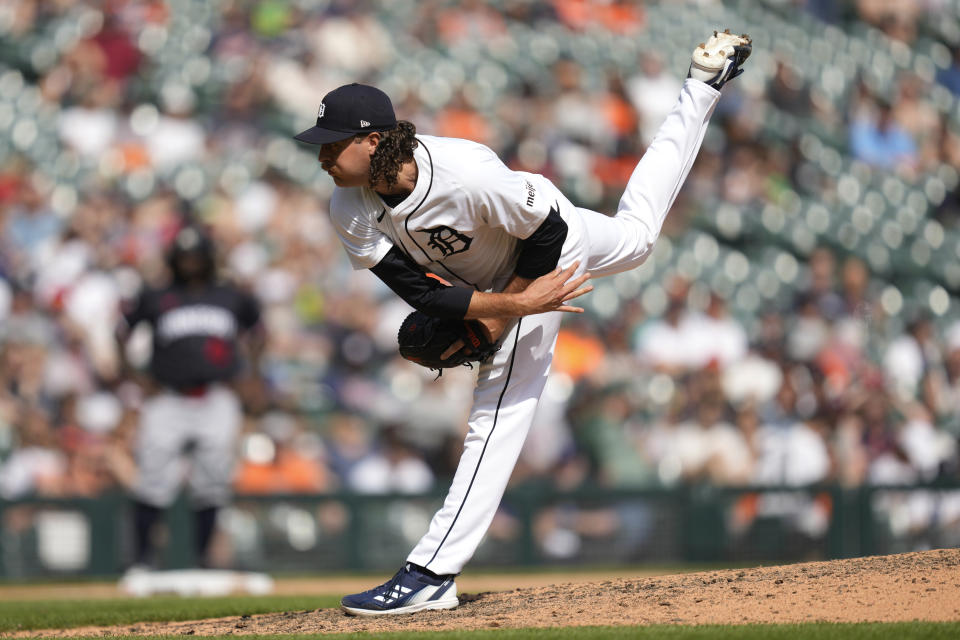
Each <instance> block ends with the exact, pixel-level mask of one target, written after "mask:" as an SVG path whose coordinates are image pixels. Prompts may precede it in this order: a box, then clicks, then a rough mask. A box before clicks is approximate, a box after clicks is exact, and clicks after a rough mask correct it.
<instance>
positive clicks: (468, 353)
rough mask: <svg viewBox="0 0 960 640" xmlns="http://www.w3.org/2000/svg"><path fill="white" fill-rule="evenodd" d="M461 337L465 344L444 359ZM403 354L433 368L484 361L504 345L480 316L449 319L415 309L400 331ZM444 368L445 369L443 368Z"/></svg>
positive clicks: (398, 337) (440, 368) (401, 352)
mask: <svg viewBox="0 0 960 640" xmlns="http://www.w3.org/2000/svg"><path fill="white" fill-rule="evenodd" d="M457 340H462V341H463V344H464V347H463V348H462V349H460V350H458V351H457V352H456V353H454V354H453V355H449V356H447V358H446V359H443V357H442V356H443V354H444V353H445V352H446V351H447V349H449V348H450V346H451V345H453V343H454V342H456V341H457ZM397 342H398V343H399V344H400V355H402V356H403V357H404V358H406V359H407V360H409V361H411V362H416V363H417V364H419V365H421V366H423V367H427V368H428V369H431V370H442V369H445V368H447V367H458V366H460V365H466V366H468V367H472V366H473V363H474V362H483V361H484V360H486V359H487V358H489V357H490V356H492V355H493V354H494V353H496V352H497V351H498V350H499V349H500V345H499V344H497V343H495V342H490V340H488V339H487V336H486V333H485V332H484V331H483V327H482V326H481V325H480V323H479V322H477V321H476V320H449V319H442V318H434V317H432V316H428V315H426V314H425V313H421V312H420V311H414V312H413V313H411V314H410V315H408V316H407V317H406V319H405V320H404V321H403V324H402V325H400V332H399V333H398V334H397ZM441 372H442V371H441Z"/></svg>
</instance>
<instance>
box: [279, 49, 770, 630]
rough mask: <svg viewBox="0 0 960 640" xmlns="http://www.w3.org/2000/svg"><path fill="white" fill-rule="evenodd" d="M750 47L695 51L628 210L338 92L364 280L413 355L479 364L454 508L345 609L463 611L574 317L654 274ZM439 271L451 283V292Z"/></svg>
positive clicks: (345, 227)
mask: <svg viewBox="0 0 960 640" xmlns="http://www.w3.org/2000/svg"><path fill="white" fill-rule="evenodd" d="M750 51H751V42H750V39H749V38H748V37H746V36H736V35H732V34H730V33H729V32H725V33H714V35H713V36H712V37H711V38H710V39H709V40H708V41H707V42H706V43H705V44H701V45H700V46H699V47H697V48H696V50H695V51H694V53H693V60H692V63H691V65H690V69H689V73H688V79H687V81H686V82H685V83H684V85H683V89H682V91H681V93H680V97H679V100H678V102H677V103H676V106H675V107H674V109H673V111H672V112H671V113H670V115H669V116H668V117H667V119H666V120H665V121H664V123H663V125H662V126H661V127H660V129H659V132H658V134H657V136H656V138H655V139H654V140H653V142H652V143H651V145H650V146H649V148H648V149H647V151H646V153H645V155H644V156H643V158H642V159H641V160H640V162H639V164H638V165H637V167H636V169H635V170H634V172H633V175H632V176H631V178H630V180H629V182H628V184H627V187H626V191H625V193H624V194H623V198H622V199H621V201H620V204H619V207H618V209H617V212H616V214H615V215H613V216H607V215H604V214H601V213H597V212H595V211H589V210H586V209H581V208H578V207H576V206H574V205H573V204H572V203H571V202H570V201H569V200H568V199H567V198H566V197H565V196H564V195H563V194H562V193H560V191H559V190H558V189H557V188H556V187H555V186H554V185H553V184H552V183H551V182H550V181H549V180H547V179H546V178H544V177H543V176H541V175H536V174H531V173H524V172H518V171H511V170H510V169H508V168H507V167H506V166H505V165H504V164H503V163H502V162H501V161H500V159H499V158H498V157H497V156H496V155H495V154H494V153H493V152H492V151H491V150H490V149H488V148H487V147H485V146H483V145H480V144H477V143H474V142H469V141H467V140H457V139H451V138H439V137H434V136H424V135H420V136H417V135H416V129H415V127H414V125H413V124H411V123H409V122H405V121H400V122H398V121H397V120H396V117H395V115H394V111H393V106H392V104H391V102H390V99H389V98H388V97H387V96H386V94H384V93H383V92H381V91H379V90H377V89H375V88H373V87H369V86H364V85H359V84H351V85H346V86H342V87H340V88H338V89H335V90H333V91H331V92H330V93H328V94H327V95H326V96H325V97H324V100H323V102H322V103H321V105H320V111H319V113H318V115H317V122H316V126H315V127H312V128H310V129H308V130H306V131H304V132H302V133H300V134H299V135H297V136H296V139H297V140H299V141H301V142H305V143H308V144H314V145H319V147H320V150H319V155H318V159H319V161H320V163H321V166H322V167H323V169H324V170H325V171H326V172H327V173H328V174H329V175H330V176H331V177H332V178H333V181H334V183H335V184H336V189H335V190H334V192H333V196H332V198H331V200H330V216H331V219H332V221H333V225H334V227H335V229H336V231H337V234H338V235H339V238H340V241H341V242H342V244H343V247H344V249H345V250H346V252H347V255H348V256H349V258H350V261H351V262H352V264H353V266H354V267H355V268H357V269H370V270H371V271H372V272H373V273H374V274H375V275H376V276H377V277H379V278H380V279H381V280H383V281H384V282H385V283H386V284H387V285H388V286H389V287H390V288H391V289H392V290H393V291H394V292H396V293H397V294H398V295H399V296H401V297H402V298H403V299H404V300H406V301H407V302H408V303H409V304H410V305H411V306H413V307H414V308H415V309H416V310H417V311H416V313H415V314H414V315H412V316H411V317H410V318H408V319H407V322H405V323H404V325H403V327H402V328H401V332H400V336H399V340H400V343H401V353H402V354H403V355H404V356H405V357H407V358H409V359H411V360H413V361H414V362H418V363H419V364H424V365H426V366H430V367H431V368H442V367H444V366H451V365H455V364H459V363H461V362H470V361H472V360H473V361H476V362H478V363H479V366H478V376H477V382H476V388H475V391H474V395H473V407H472V410H471V413H470V417H469V432H468V434H467V437H466V440H465V442H464V449H463V454H462V457H461V458H460V462H459V466H458V468H457V471H456V474H455V476H454V479H453V483H452V485H451V487H450V490H449V493H448V494H447V496H446V499H445V501H444V504H443V506H442V507H441V509H440V510H439V511H438V512H437V513H436V515H435V516H434V517H433V520H432V521H431V523H430V527H429V529H428V530H427V532H426V534H425V535H424V536H423V538H422V539H421V540H420V542H419V543H418V544H417V545H416V547H415V548H414V549H413V551H411V552H410V555H409V556H407V561H406V563H405V564H404V566H403V568H401V569H400V570H399V571H398V572H397V574H396V575H395V576H394V577H393V578H391V579H390V580H389V581H387V582H386V583H384V584H382V585H380V586H378V587H375V588H374V589H371V590H370V591H365V592H363V593H358V594H354V595H349V596H346V597H345V598H343V600H342V603H341V604H342V607H343V609H344V610H345V611H346V612H347V613H349V614H355V615H385V614H400V613H411V612H414V611H420V610H425V609H450V608H453V607H456V606H457V605H458V604H459V603H458V600H457V587H456V583H455V582H454V578H455V576H456V575H457V574H458V573H459V572H460V571H461V569H462V568H463V566H464V565H465V564H466V562H467V561H468V560H469V559H470V558H471V556H472V555H473V553H474V551H475V550H476V548H477V546H478V545H479V543H480V541H481V539H482V537H483V535H484V533H485V532H486V530H487V527H488V526H489V524H490V521H491V520H492V518H493V516H494V513H495V512H496V510H497V507H498V505H499V503H500V499H501V497H502V495H503V492H504V490H505V488H506V486H507V481H508V480H509V478H510V474H511V472H512V471H513V467H514V465H515V463H516V461H517V457H518V455H519V453H520V449H521V447H522V445H523V441H524V439H525V438H526V435H527V431H528V429H529V427H530V423H531V421H532V419H533V416H534V411H535V409H536V407H537V402H538V399H539V397H540V395H541V393H542V392H543V388H544V383H545V382H546V379H547V374H548V372H549V370H550V363H551V359H552V356H553V349H554V343H555V341H556V337H557V332H558V330H559V328H560V320H561V316H562V313H557V312H581V311H582V309H580V308H578V307H576V306H573V305H571V304H570V303H571V301H572V300H573V299H574V298H577V297H578V296H580V295H583V294H584V293H587V292H588V291H590V290H591V287H590V286H589V285H586V281H587V279H588V278H592V277H597V276H604V275H609V274H614V273H618V272H621V271H625V270H628V269H633V268H634V267H636V266H638V265H640V264H641V263H643V261H644V260H645V259H646V258H647V256H649V255H650V252H651V251H652V250H653V246H654V242H655V241H656V240H657V236H658V234H659V233H660V229H661V227H662V225H663V221H664V219H665V217H666V215H667V212H668V211H669V210H670V207H671V205H672V204H673V202H674V200H675V198H676V197H677V193H678V192H679V190H680V187H681V185H682V184H683V182H684V180H685V179H686V177H687V174H688V173H689V171H690V168H691V166H692V165H693V162H694V159H695V158H696V156H697V152H698V150H699V148H700V144H701V142H702V140H703V136H704V133H705V131H706V128H707V123H708V122H709V120H710V116H711V114H712V112H713V109H714V107H715V105H716V104H717V100H718V99H719V97H720V91H719V89H720V88H721V87H722V86H723V84H724V83H725V82H727V81H728V80H730V79H731V78H734V77H736V76H737V75H739V74H740V73H742V71H741V69H740V65H741V64H742V63H743V62H744V61H745V60H746V59H747V57H748V56H749V55H750ZM427 273H432V274H436V275H437V276H439V277H440V278H442V279H443V280H445V281H447V282H449V283H450V284H451V285H452V286H446V285H445V284H444V283H443V282H441V281H439V280H438V279H437V278H431V277H427V275H426V274H427Z"/></svg>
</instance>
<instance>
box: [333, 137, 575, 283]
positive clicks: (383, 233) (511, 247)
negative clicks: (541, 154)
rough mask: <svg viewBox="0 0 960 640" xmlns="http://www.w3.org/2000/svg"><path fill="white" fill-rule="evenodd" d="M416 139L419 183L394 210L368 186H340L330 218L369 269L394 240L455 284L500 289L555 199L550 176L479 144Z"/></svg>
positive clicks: (354, 258) (358, 263) (356, 260)
mask: <svg viewBox="0 0 960 640" xmlns="http://www.w3.org/2000/svg"><path fill="white" fill-rule="evenodd" d="M417 140H418V141H419V142H420V144H419V145H418V146H417V148H416V149H415V150H414V153H413V157H414V160H415V161H416V163H417V170H418V176H417V184H416V187H415V188H414V190H413V192H412V193H411V194H410V195H408V196H407V197H406V198H405V199H404V200H403V202H401V203H400V204H398V205H397V207H396V208H392V207H390V206H389V205H387V204H385V203H384V201H383V200H382V199H381V198H380V196H378V195H377V194H376V193H375V192H374V191H373V190H372V189H370V188H367V187H346V188H343V187H337V188H336V189H334V192H333V197H332V198H331V200H330V218H331V220H332V221H333V225H334V228H335V229H336V231H337V235H338V236H339V237H340V241H341V243H343V247H344V249H346V251H347V255H348V256H349V257H350V262H351V263H352V264H353V266H354V268H356V269H369V268H371V267H374V266H376V264H377V263H378V262H380V260H382V259H383V257H384V256H385V255H386V254H387V252H388V251H389V250H390V248H391V247H392V246H393V245H396V246H398V247H399V248H401V249H403V251H404V253H406V254H407V255H409V256H410V257H411V258H413V259H414V260H415V261H416V262H417V263H418V264H420V265H421V266H423V267H424V268H426V270H427V271H430V272H431V273H435V274H437V275H439V276H441V277H443V278H444V279H446V280H449V281H450V282H451V283H453V284H455V285H460V286H469V287H474V288H476V289H478V290H481V291H487V290H490V289H492V288H498V287H502V286H503V285H505V284H506V281H507V279H509V277H510V276H511V275H512V273H513V267H514V265H515V263H516V259H517V254H518V252H519V240H520V239H524V238H527V237H528V236H529V235H530V234H532V233H533V232H534V231H536V230H537V227H539V226H540V224H541V223H542V222H543V221H544V219H545V218H546V217H547V214H549V213H550V208H551V207H552V206H556V204H557V203H556V200H548V197H547V194H545V193H544V188H543V183H544V182H546V179H545V178H544V177H543V176H539V175H536V174H530V173H523V172H518V171H511V170H510V169H508V168H507V167H506V166H505V165H504V164H503V162H501V161H500V158H498V157H497V155H496V154H495V153H494V152H493V151H491V150H490V149H489V148H487V147H485V146H483V145H481V144H477V143H476V142H471V141H469V140H460V139H457V138H438V137H435V136H417Z"/></svg>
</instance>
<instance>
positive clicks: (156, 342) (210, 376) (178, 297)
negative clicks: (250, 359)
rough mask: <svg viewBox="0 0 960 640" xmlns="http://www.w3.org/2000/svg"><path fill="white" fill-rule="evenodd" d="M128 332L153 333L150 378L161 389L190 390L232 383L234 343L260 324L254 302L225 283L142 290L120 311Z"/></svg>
mask: <svg viewBox="0 0 960 640" xmlns="http://www.w3.org/2000/svg"><path fill="white" fill-rule="evenodd" d="M123 316H124V319H125V320H126V322H127V324H128V325H129V326H130V328H131V329H132V328H133V327H135V326H136V325H137V324H139V323H140V322H148V323H150V326H151V328H152V329H153V354H152V357H151V359H150V373H151V374H152V375H153V376H154V377H155V378H156V379H157V381H158V382H160V383H161V384H163V385H166V386H168V387H172V388H174V389H189V388H192V387H197V386H202V385H205V384H209V383H212V382H219V381H225V380H229V379H230V378H232V377H233V376H234V375H236V373H237V372H238V371H239V370H240V367H241V362H240V356H239V354H238V348H237V347H238V345H237V338H238V336H239V335H240V333H242V332H243V331H246V330H248V329H250V328H252V327H254V326H255V325H256V324H257V323H258V322H259V321H260V307H259V304H258V303H257V301H256V299H255V298H254V297H253V296H251V295H249V294H247V293H245V292H242V291H240V290H239V289H237V288H235V287H233V286H231V285H228V284H212V285H209V286H207V287H204V288H199V289H186V288H183V287H180V286H170V287H167V288H164V289H145V290H144V291H143V292H142V293H141V294H140V296H139V297H138V298H137V300H136V301H135V302H134V303H133V304H132V305H131V306H130V308H128V309H127V310H125V311H124V314H123Z"/></svg>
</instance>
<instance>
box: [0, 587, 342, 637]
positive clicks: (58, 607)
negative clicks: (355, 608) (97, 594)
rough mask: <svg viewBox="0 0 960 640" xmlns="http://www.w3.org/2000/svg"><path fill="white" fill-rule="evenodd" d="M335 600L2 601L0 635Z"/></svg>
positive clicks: (335, 601)
mask: <svg viewBox="0 0 960 640" xmlns="http://www.w3.org/2000/svg"><path fill="white" fill-rule="evenodd" d="M339 603H340V599H339V598H338V597H337V596H228V597H223V598H181V597H178V596H165V597H155V598H118V599H115V600H27V601H17V600H13V601H7V602H0V633H3V632H4V631H19V630H24V629H63V628H66V627H82V626H86V625H115V624H129V623H133V622H159V621H163V620H171V621H172V620H197V619H200V618H220V617H224V616H240V615H253V614H257V613H270V612H271V611H306V610H311V611H312V610H314V609H320V608H324V607H336V606H338V605H339Z"/></svg>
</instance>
